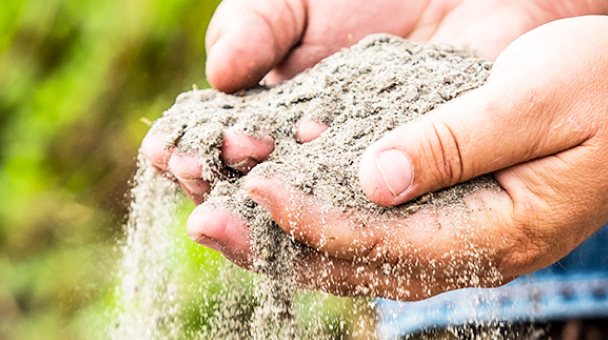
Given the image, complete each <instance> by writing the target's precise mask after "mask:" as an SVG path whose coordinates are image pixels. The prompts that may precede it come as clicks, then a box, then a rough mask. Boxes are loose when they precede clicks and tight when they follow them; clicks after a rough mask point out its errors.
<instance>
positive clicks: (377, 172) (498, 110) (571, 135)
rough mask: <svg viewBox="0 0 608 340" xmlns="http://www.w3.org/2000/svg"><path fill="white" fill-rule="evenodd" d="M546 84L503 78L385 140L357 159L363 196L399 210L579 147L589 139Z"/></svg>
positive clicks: (554, 89)
mask: <svg viewBox="0 0 608 340" xmlns="http://www.w3.org/2000/svg"><path fill="white" fill-rule="evenodd" d="M546 81H547V79H543V80H539V81H538V82H536V81H535V80H534V79H532V80H524V79H523V78H522V77H519V76H502V75H501V77H498V79H496V80H495V81H490V82H488V83H487V84H486V85H485V86H483V87H481V88H478V89H476V90H473V91H471V92H470V93H468V94H466V95H464V96H462V97H460V98H457V99H455V100H453V101H451V102H450V103H448V104H445V105H444V106H442V107H440V108H438V109H436V110H434V111H433V112H430V113H428V114H427V115H426V116H425V117H424V118H423V119H421V120H419V121H416V122H413V123H410V124H407V125H404V126H401V127H400V128H397V129H396V130H394V131H392V132H390V133H388V134H387V135H386V136H385V137H383V138H382V139H380V140H379V141H377V142H376V143H375V144H373V145H372V146H371V147H369V148H368V150H366V152H365V153H364V154H363V156H362V159H361V162H360V167H359V179H360V183H361V187H362V189H363V191H364V192H365V194H366V195H367V196H368V197H369V198H370V199H371V200H372V201H373V202H375V203H377V204H380V205H385V206H391V205H398V204H401V203H403V202H406V201H409V200H411V199H414V198H416V197H418V196H420V195H422V194H425V193H428V192H432V191H436V190H439V189H441V188H445V187H449V186H452V185H454V184H456V183H460V182H463V181H466V180H468V179H471V178H473V177H476V176H479V175H482V174H486V173H490V172H492V171H496V170H500V169H503V168H506V167H509V166H511V165H514V164H518V163H522V162H525V161H529V160H531V159H536V158H539V157H543V156H546V155H550V154H553V153H556V152H559V151H562V150H566V149H569V148H571V147H574V146H576V145H579V144H580V143H582V142H583V141H585V140H587V139H588V138H589V137H590V135H591V132H590V131H588V130H587V129H585V128H581V127H580V126H579V125H577V123H576V121H575V120H574V119H572V115H570V114H569V113H568V111H572V107H573V104H572V103H570V102H568V101H569V100H571V99H570V98H568V97H566V96H564V95H563V94H560V91H562V89H561V88H559V85H556V84H549V83H547V82H546ZM562 83H563V82H562Z"/></svg>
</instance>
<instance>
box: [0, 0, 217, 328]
mask: <svg viewBox="0 0 608 340" xmlns="http://www.w3.org/2000/svg"><path fill="white" fill-rule="evenodd" d="M218 2H219V1H218V0H204V1H197V2H193V1H185V0H147V1H143V0H77V1H64V0H3V1H2V10H0V89H1V91H0V145H1V146H2V147H1V148H0V193H2V195H3V197H2V200H1V202H2V204H0V338H1V339H20V340H28V339H50V340H52V339H86V338H91V337H93V334H94V333H95V331H97V332H102V327H103V325H104V320H103V315H104V313H105V310H106V308H107V306H108V305H111V304H112V303H113V302H112V299H113V297H112V296H113V294H112V293H113V285H114V283H115V282H112V279H111V275H110V274H109V273H110V272H111V270H112V266H113V264H114V262H115V260H116V258H117V256H119V253H118V251H117V249H116V248H115V246H114V244H115V240H116V239H117V238H119V237H120V232H121V228H120V226H121V224H122V223H123V222H124V217H125V215H126V207H127V204H126V202H127V199H126V193H127V192H128V184H127V183H128V180H129V178H130V177H131V176H132V174H133V172H134V166H135V160H134V158H135V155H136V153H137V148H138V146H139V143H140V141H141V139H142V138H143V135H144V134H145V132H146V131H147V129H148V126H147V125H145V124H143V123H142V122H141V121H140V118H142V117H143V118H146V119H149V120H154V119H155V118H156V117H158V116H159V115H160V114H161V112H162V111H163V110H164V109H166V108H168V107H169V106H170V105H171V103H172V102H173V100H174V98H175V96H176V95H177V94H178V93H180V92H182V91H184V90H187V89H189V88H191V86H192V84H194V83H196V84H198V85H199V87H205V86H207V83H206V81H205V77H204V60H205V51H204V34H205V30H206V24H207V23H208V21H209V19H210V17H211V14H212V13H213V10H214V9H215V7H216V6H217V3H218ZM196 251H198V252H201V251H202V250H196ZM198 256H199V257H204V258H205V259H208V258H209V257H213V256H217V254H203V255H201V254H199V255H198ZM194 258H197V257H194ZM199 264H200V263H199ZM209 270H211V269H209ZM98 334H101V333H98Z"/></svg>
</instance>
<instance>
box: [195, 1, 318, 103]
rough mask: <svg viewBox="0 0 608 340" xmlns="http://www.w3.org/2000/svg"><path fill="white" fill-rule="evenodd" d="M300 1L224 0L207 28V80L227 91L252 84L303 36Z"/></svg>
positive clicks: (303, 23) (302, 9) (303, 10)
mask: <svg viewBox="0 0 608 340" xmlns="http://www.w3.org/2000/svg"><path fill="white" fill-rule="evenodd" d="M305 18H306V10H305V8H304V6H303V3H302V1H300V0H288V1H282V0H270V1H248V0H225V1H223V2H222V3H221V4H220V6H219V7H218V8H217V10H216V12H215V13H214V15H213V18H212V19H211V22H210V23H209V28H208V30H207V36H206V44H207V54H208V56H207V70H206V71H207V79H208V80H209V83H210V84H211V85H212V86H213V87H215V88H216V89H218V90H220V91H224V92H228V93H232V92H236V91H238V90H240V89H243V88H248V87H252V86H255V85H257V84H258V82H259V81H260V80H261V79H262V78H263V77H264V75H266V73H268V71H270V70H271V69H272V68H273V67H274V66H275V65H276V64H277V63H279V62H280V61H281V60H282V59H283V58H284V57H285V56H286V55H287V54H288V53H289V51H290V50H291V48H292V47H293V46H294V45H296V44H297V43H298V41H299V40H300V38H301V36H302V34H303V32H304V26H305Z"/></svg>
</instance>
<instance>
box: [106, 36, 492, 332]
mask: <svg viewBox="0 0 608 340" xmlns="http://www.w3.org/2000/svg"><path fill="white" fill-rule="evenodd" d="M490 69H491V63H490V62H488V61H486V60H483V59H479V58H476V57H475V56H474V55H473V53H472V52H471V51H469V50H467V49H461V48H455V47H452V46H448V45H433V44H413V43H411V42H408V41H405V40H403V39H400V38H397V37H393V36H389V35H373V36H369V37H367V38H365V39H363V40H362V41H361V42H359V43H358V44H357V45H354V46H353V47H351V48H349V49H344V50H342V51H340V52H339V53H336V54H335V55H333V56H330V57H328V58H326V59H325V60H323V61H321V62H320V63H319V64H317V65H316V66H315V67H314V68H312V69H310V70H307V71H305V72H304V73H302V74H300V75H298V76H296V77H295V78H293V79H292V80H289V81H286V82H284V83H281V84H279V85H277V86H275V87H258V88H255V89H252V90H247V91H241V92H239V93H236V94H234V95H228V94H223V93H219V92H217V91H215V90H211V89H210V90H193V91H190V92H186V93H183V94H181V95H180V96H179V97H178V98H177V100H176V103H175V105H174V106H173V107H171V108H170V109H169V110H167V111H166V112H165V113H164V115H163V117H162V118H160V119H159V120H158V121H157V122H156V123H155V124H154V126H153V127H152V129H151V132H152V133H164V134H167V135H168V138H167V141H166V142H167V147H175V151H174V152H177V153H184V154H195V155H197V156H199V158H200V164H201V165H202V173H201V176H202V178H203V179H204V180H207V181H210V182H212V184H213V189H212V191H211V192H210V193H209V195H208V196H207V197H206V201H205V202H204V203H203V206H205V207H209V208H220V209H227V210H230V211H232V212H234V213H236V214H239V215H240V216H242V217H244V218H245V219H246V220H247V221H248V224H249V226H250V229H251V237H252V243H253V252H254V254H255V262H254V267H255V271H256V272H257V273H258V274H260V275H259V276H258V278H257V282H256V287H255V291H256V292H255V298H256V299H257V303H256V307H255V310H254V312H253V316H252V318H251V320H249V321H245V323H247V322H248V324H246V325H243V323H234V322H233V323H232V324H230V323H225V326H223V328H224V329H222V330H219V331H218V332H223V333H221V334H222V336H221V337H222V338H225V339H247V338H254V339H298V338H302V339H311V338H314V339H320V338H323V335H322V334H321V333H322V332H321V331H320V328H322V327H320V326H319V327H311V326H310V325H298V323H297V322H296V318H295V317H294V313H295V312H294V308H293V296H294V292H296V290H297V289H298V288H301V285H304V286H314V284H313V285H307V284H306V283H302V282H301V279H300V280H298V279H297V278H298V273H297V270H296V267H295V266H294V263H295V262H296V261H297V260H298V258H299V256H300V255H301V254H302V252H303V251H306V250H307V247H306V246H305V245H303V244H301V243H299V242H298V241H296V240H295V239H294V238H293V237H292V236H290V235H288V234H286V233H285V232H283V230H282V229H281V228H279V226H278V225H277V224H276V223H274V222H273V221H272V219H271V218H270V214H269V213H268V212H267V211H265V210H264V209H263V208H262V207H260V206H258V205H257V204H255V203H254V202H253V201H252V200H250V199H249V198H248V197H247V195H246V192H245V190H244V189H243V182H244V178H245V177H244V176H243V175H242V174H241V173H239V172H238V171H236V170H234V169H233V168H231V167H230V166H229V165H227V164H224V163H223V161H222V158H221V154H220V149H221V146H222V142H223V136H224V132H225V131H226V130H227V129H236V130H241V131H244V132H245V133H247V134H249V135H250V136H253V137H256V138H268V137H269V136H270V137H272V138H273V139H274V151H273V152H272V154H271V155H270V156H269V158H268V159H267V160H266V161H265V162H264V163H262V164H260V165H258V166H257V167H255V168H254V169H253V170H252V171H251V175H253V176H269V175H277V176H280V177H281V178H282V179H283V180H285V181H286V182H287V183H289V184H290V185H292V186H293V187H294V188H296V190H298V191H300V192H301V193H302V194H304V195H306V196H308V197H311V198H313V199H314V200H316V201H317V202H319V204H320V205H322V206H324V207H328V209H339V210H340V211H342V212H345V213H347V214H358V213H362V214H363V215H364V216H373V218H392V217H398V218H403V217H407V216H408V215H410V214H413V213H415V212H417V211H419V210H421V209H426V208H429V209H433V208H437V207H442V206H451V207H460V208H461V209H463V210H466V206H465V205H464V203H463V197H465V196H466V195H467V194H470V193H472V192H474V191H476V190H478V189H479V188H486V189H492V190H501V188H500V187H499V185H498V184H497V183H496V182H495V181H494V180H493V179H492V177H491V176H483V177H479V178H475V179H473V180H471V181H468V182H466V183H462V184H459V185H456V186H454V187H451V188H448V189H444V190H442V191H439V192H435V193H430V194H427V195H425V196H423V197H421V198H419V199H417V200H415V201H412V202H408V203H405V204H403V205H401V206H398V207H391V208H386V207H380V206H378V205H375V204H373V203H372V202H371V201H369V199H368V198H367V197H366V196H365V195H364V193H363V191H362V190H361V188H360V187H359V181H358V177H357V168H358V164H359V160H360V158H361V155H362V154H363V152H364V150H365V149H366V148H367V147H368V146H369V145H371V144H372V143H373V142H374V141H376V140H378V139H379V138H381V137H382V136H383V135H385V134H386V133H387V132H389V131H391V130H393V129H394V128H396V127H398V126H401V125H403V124H407V123H410V122H413V121H415V120H417V119H418V118H420V117H421V116H422V115H424V114H425V113H427V112H429V111H431V110H433V109H434V108H437V107H438V106H440V105H442V104H444V103H446V102H447V101H449V100H451V99H453V98H456V97H457V96H459V95H461V94H463V93H465V92H466V91H469V90H471V89H475V88H477V87H479V86H481V85H483V84H484V82H485V80H486V79H487V77H488V75H489V73H490ZM308 120H313V121H319V122H323V123H325V124H328V125H329V126H330V127H329V129H328V130H326V131H325V132H323V133H322V134H321V136H320V137H319V138H317V139H316V140H314V141H312V142H310V143H304V144H302V143H298V142H297V141H296V138H295V134H296V129H297V126H298V124H299V123H300V122H302V121H308ZM140 166H142V167H144V169H140V172H139V174H138V177H137V178H136V184H137V186H136V187H135V188H134V193H135V197H134V202H133V204H132V214H131V219H130V222H129V226H128V231H127V233H128V240H127V244H126V245H125V247H124V252H125V260H124V263H123V272H124V273H123V274H122V275H123V278H122V280H123V286H122V288H121V289H123V290H125V291H124V292H123V293H122V295H123V296H124V297H123V300H124V299H131V300H133V299H134V298H133V297H132V296H131V295H137V294H139V295H141V294H144V292H142V291H141V290H137V289H136V288H135V286H137V285H142V286H143V287H148V286H149V288H148V289H151V290H153V291H152V292H151V293H150V292H148V293H149V294H152V295H153V297H154V299H156V300H155V301H153V302H150V305H145V304H144V305H142V303H141V302H138V305H142V306H141V308H142V313H144V312H147V313H153V311H155V310H157V311H158V313H161V314H166V315H164V316H163V317H166V316H167V315H169V316H170V315H171V308H168V307H166V306H164V305H163V303H162V301H159V300H161V299H162V298H164V297H165V296H166V294H167V287H169V286H170V285H169V283H170V277H169V276H167V275H170V273H169V272H166V271H164V270H165V268H164V267H163V266H164V265H163V264H162V263H161V262H162V261H161V260H158V261H157V262H158V263H155V262H154V261H156V260H155V258H154V257H149V255H148V254H149V253H150V252H167V250H165V249H154V250H153V249H147V251H148V253H145V252H144V251H143V250H146V249H144V248H145V247H147V246H148V245H149V244H152V242H150V240H145V239H144V238H145V237H148V236H145V235H147V234H150V233H162V228H166V227H163V226H162V224H164V223H166V222H167V221H166V220H167V216H168V215H167V214H163V213H162V212H163V211H169V210H170V206H171V204H174V203H173V202H174V200H175V199H174V198H173V196H172V195H173V194H172V193H170V192H172V191H171V190H169V189H168V188H169V187H171V186H170V184H168V183H167V182H168V181H166V180H164V179H161V178H160V177H158V176H156V178H155V179H154V181H152V180H151V179H152V177H154V176H155V175H153V174H152V170H151V169H150V165H149V164H147V163H146V161H145V160H141V162H140ZM294 213H298V212H294ZM156 214H160V215H159V216H156ZM138 235H140V236H138ZM141 235H144V236H145V237H144V236H141ZM157 247H158V246H157ZM142 249H143V250H142ZM472 251H474V250H472ZM137 261H142V264H143V266H146V268H143V269H142V264H137ZM165 265H166V264H165ZM471 266H477V268H476V269H475V270H481V269H480V268H479V267H480V265H479V263H477V264H472V265H471ZM133 271H135V272H133ZM473 271H474V270H473V269H472V272H473ZM153 272H157V273H169V274H165V276H163V277H160V276H159V277H156V276H158V275H160V274H157V275H156V276H154V275H152V274H150V273H153ZM138 275H139V276H138ZM161 276H162V275H161ZM427 276H428V277H431V278H430V279H429V282H431V281H432V271H429V273H428V275H427ZM498 276H499V275H498V274H496V281H497V282H498V281H499V280H500V278H499V277H498ZM468 280H470V281H469V283H468V284H469V285H475V284H476V282H477V281H475V278H474V274H473V273H472V274H471V275H469V276H468ZM136 281H140V283H136ZM147 281H155V283H148V284H146V283H144V284H142V283H141V282H147ZM165 281H166V282H165ZM297 281H300V282H297ZM477 284H481V283H479V282H477ZM486 284H487V283H486ZM366 289H367V291H369V289H371V290H372V291H373V287H362V290H361V291H360V292H359V293H365V292H366ZM146 294H147V293H146ZM142 299H143V300H145V298H142ZM143 300H142V301H143ZM123 304H125V307H124V308H125V311H124V312H123V314H121V317H122V318H123V319H124V322H126V323H127V324H128V323H137V324H142V326H141V327H139V328H141V329H139V330H138V331H137V332H140V333H139V335H137V334H136V333H129V332H126V331H121V332H122V333H124V334H125V335H115V336H114V337H113V339H115V340H126V339H135V338H142V339H143V338H147V339H173V338H177V337H172V335H166V334H169V333H167V332H165V335H163V336H155V335H154V332H153V331H152V330H148V331H147V333H143V332H144V330H145V329H146V326H145V325H143V323H146V322H147V323H148V324H147V325H148V326H147V327H150V328H155V327H157V328H158V325H156V324H155V323H154V322H155V321H154V319H155V318H156V319H158V316H156V317H153V316H150V317H151V318H152V319H150V320H148V319H145V318H140V319H142V320H139V319H138V316H132V317H129V316H128V314H129V313H132V312H129V311H128V310H127V309H128V308H129V307H128V306H127V305H128V304H129V301H126V302H125V301H123ZM154 304H157V305H158V306H160V307H154V306H153V305H154ZM228 305H230V304H228ZM163 306H164V307H163ZM232 306H234V305H232ZM155 308H156V309H155ZM226 308H229V307H226ZM227 310H228V309H227ZM125 313H126V314H125ZM230 313H232V312H230V311H227V312H226V313H225V314H227V315H226V316H225V320H226V319H231V315H230ZM125 315H127V316H125ZM124 327H127V328H128V327H130V326H129V325H127V326H124ZM165 327H166V326H165ZM119 328H120V327H119ZM176 328H179V327H176ZM220 328H222V327H220ZM231 328H232V329H231ZM176 332H177V331H176ZM118 333H120V332H115V334H118ZM127 334H128V336H127ZM143 334H145V336H144V335H143ZM215 334H216V335H215V336H217V334H220V333H217V332H216V333H215ZM140 335H141V336H140Z"/></svg>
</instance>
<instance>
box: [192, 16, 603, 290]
mask: <svg viewBox="0 0 608 340" xmlns="http://www.w3.org/2000/svg"><path fill="white" fill-rule="evenodd" d="M607 32H608V18H606V17H580V18H574V19H567V20H562V21H556V22H553V23H550V24H547V25H544V26H542V27H540V28H538V29H536V30H534V31H532V32H530V33H528V34H526V35H524V36H522V37H521V38H519V39H518V40H516V41H515V42H514V43H512V44H511V45H510V46H509V47H508V49H506V50H505V52H504V53H503V54H502V55H501V56H500V57H499V58H498V60H497V61H496V63H495V65H494V68H493V71H492V75H491V77H490V79H489V80H488V82H487V84H486V85H484V86H483V87H481V88H479V89H476V90H473V91H471V92H469V93H468V94H466V95H464V96H462V97H460V98H457V99H455V100H453V101H452V102H450V103H448V104H446V105H444V106H442V107H441V108H439V109H437V110H435V111H433V112H431V113H429V114H427V115H426V116H425V117H424V118H423V119H421V120H420V121H418V122H416V123H415V124H408V125H406V126H403V127H401V128H399V129H397V130H395V131H393V132H391V133H389V134H388V135H387V136H385V137H384V138H382V139H381V140H379V141H378V142H377V143H376V144H374V145H372V146H371V147H370V148H369V149H368V150H367V151H366V153H365V154H364V156H363V158H362V160H361V164H360V180H361V186H362V188H363V190H364V191H365V192H366V194H367V195H368V197H369V198H370V199H371V200H372V201H374V202H376V203H378V204H382V205H397V204H400V203H402V202H405V201H407V200H411V199H413V198H416V197H418V196H420V195H422V194H424V193H426V192H429V191H434V190H438V189H440V188H443V187H446V186H450V185H453V184H456V183H459V182H462V181H465V180H467V179H470V178H472V177H475V176H478V175H481V174H485V173H491V172H494V177H495V179H496V180H497V181H498V182H499V183H500V184H501V185H502V187H503V188H504V189H505V191H502V192H496V191H490V190H480V191H477V192H476V193H474V194H471V195H470V196H468V197H466V198H465V203H466V205H467V209H466V211H464V212H463V211H462V210H459V208H457V207H447V208H437V210H434V211H429V210H422V211H420V212H417V213H415V214H413V215H411V216H410V217H408V218H404V219H393V220H383V219H375V222H372V224H371V225H369V226H367V227H366V228H355V229H353V228H351V226H352V225H353V223H357V220H356V219H355V216H354V214H346V213H343V212H341V211H338V210H327V209H321V207H320V205H319V204H318V203H317V202H314V201H312V199H311V198H309V197H306V196H304V195H303V194H301V193H299V192H297V191H296V190H294V189H293V188H289V187H287V186H286V185H285V184H284V183H283V182H282V180H281V179H280V178H276V177H274V178H259V177H251V176H250V177H248V178H247V182H246V186H247V189H248V190H249V192H250V196H251V198H252V199H254V201H256V202H257V203H258V204H260V205H261V206H263V207H265V208H266V209H268V210H269V211H270V212H271V214H272V216H273V219H274V220H275V221H276V222H277V223H278V224H279V225H280V226H281V228H283V229H284V230H285V231H286V232H288V233H290V234H291V235H293V236H294V237H295V238H296V239H298V240H299V241H301V242H303V243H305V244H307V245H309V246H310V247H311V249H309V250H307V253H306V254H304V256H303V258H302V260H301V262H299V263H298V269H297V270H296V272H297V273H299V275H300V277H299V278H298V279H299V280H300V281H301V282H302V283H303V284H305V285H308V286H312V288H318V289H324V290H327V291H330V292H333V293H336V294H341V295H359V294H365V295H374V296H379V297H388V298H392V299H404V300H405V299H420V298H424V297H428V296H430V295H434V294H438V293H440V292H442V291H445V290H449V289H454V288H458V287H463V286H470V285H476V286H493V285H496V284H501V283H504V282H508V281H509V280H511V279H513V278H515V277H517V276H519V275H522V274H525V273H529V272H531V271H534V270H537V269H540V268H542V267H545V266H547V265H549V264H551V263H553V262H555V261H557V260H559V259H560V258H562V257H563V256H565V255H566V254H567V253H568V252H570V251H571V250H572V249H574V248H575V247H576V246H577V245H578V244H580V243H581V242H582V241H583V240H585V239H586V238H587V237H588V236H589V235H591V234H592V233H593V232H595V231H596V230H597V229H598V228H599V227H601V226H602V225H603V224H604V223H605V222H606V221H608V196H607V195H606V192H607V190H608V174H607V173H606V172H605V171H604V170H605V168H606V166H607V165H608V129H607V126H608V115H607V113H608V112H606V111H607V109H606V104H605V103H606V102H607V100H608V77H607V75H608V62H607V61H606V59H605V56H606V55H608V43H606V42H604V41H603V40H604V39H603V37H605V36H606V33H607ZM382 151H389V156H390V159H388V161H387V159H385V158H384V157H383V156H380V153H381V152H382ZM396 155H401V156H399V157H397V156H396ZM399 159H401V161H399ZM408 162H409V163H410V164H408ZM379 168H380V169H382V171H380V170H378V169H379ZM387 183H388V185H387ZM293 211H302V212H304V213H303V214H299V215H295V214H292V212H293ZM213 214H214V212H209V211H197V210H195V212H194V213H193V215H192V216H191V218H190V220H189V223H188V230H189V233H190V234H192V235H197V234H203V235H207V236H208V237H211V238H212V239H213V242H216V243H217V244H219V245H221V248H222V249H223V250H225V251H227V252H231V257H233V258H235V257H236V258H239V259H242V260H243V261H245V262H246V261H247V260H248V259H249V258H250V254H248V251H249V249H248V248H247V247H241V248H239V249H238V251H234V249H235V248H236V246H237V245H238V244H240V243H239V241H238V240H245V239H247V237H248V236H247V233H248V230H247V226H246V224H245V223H244V221H242V220H239V219H238V218H234V217H230V216H221V218H218V219H214V218H209V217H211V216H212V215H213ZM203 215H204V216H203ZM463 230H465V232H463ZM471 265H473V266H471ZM491 267H495V269H496V270H497V271H498V274H499V276H500V278H499V279H497V276H496V274H497V273H496V271H492V270H490V268H491ZM472 279H474V280H472Z"/></svg>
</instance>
